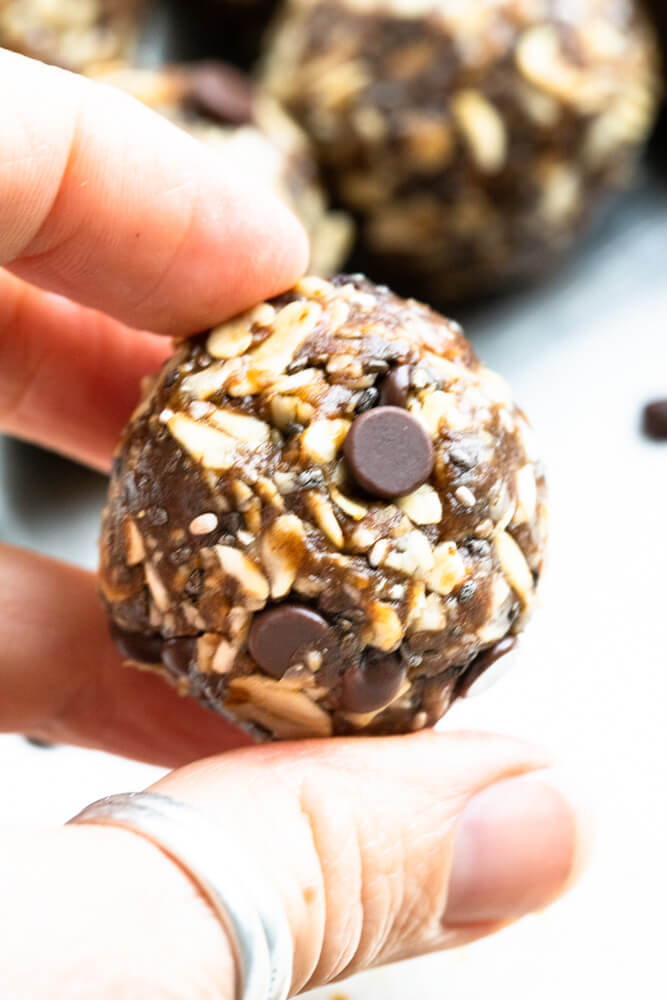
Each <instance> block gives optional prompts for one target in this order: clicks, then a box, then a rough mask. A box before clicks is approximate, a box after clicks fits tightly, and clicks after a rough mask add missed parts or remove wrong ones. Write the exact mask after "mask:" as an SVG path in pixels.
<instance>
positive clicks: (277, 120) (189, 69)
mask: <svg viewBox="0 0 667 1000" xmlns="http://www.w3.org/2000/svg"><path fill="white" fill-rule="evenodd" d="M93 75H94V76H95V78H96V79H97V80H100V81H102V82H105V83H109V84H112V85H114V86H117V87H120V88H122V89H123V90H126V91H127V92H129V93H131V94H132V95H133V96H134V97H136V98H138V99H139V100H141V101H143V103H144V104H147V105H148V106H149V107H151V108H153V109H154V110H155V111H158V112H160V114H163V115H165V117H167V118H169V119H170V120H171V121H173V122H174V123H175V124H176V125H179V126H180V127H181V128H184V129H185V130H186V131H188V132H189V133H190V134H191V135H193V136H195V138H197V139H200V140H201V141H202V142H204V143H205V144H206V145H207V146H209V147H210V148H211V149H215V150H217V151H219V153H220V155H221V157H224V159H225V164H226V166H230V167H233V168H236V169H238V170H239V171H241V172H242V173H243V175H244V176H245V177H249V178H251V179H253V180H254V181H255V182H257V183H259V184H262V185H265V186H268V187H270V188H271V189H272V190H273V191H275V193H276V194H278V195H279V196H280V197H281V198H282V199H283V201H285V202H286V203H287V205H289V207H290V208H291V209H292V211H293V212H294V213H295V215H297V217H298V218H299V219H300V221H301V223H302V225H303V226H304V228H305V230H306V232H307V233H308V238H309V240H310V269H311V271H313V272H314V273H316V274H321V275H330V274H332V273H334V272H335V271H337V270H338V269H339V268H340V267H341V265H342V264H343V262H344V260H345V258H346V256H347V253H348V250H349V247H350V245H351V242H352V230H353V226H352V221H351V219H350V217H349V216H348V215H347V214H346V213H343V212H334V211H331V210H330V208H329V205H328V202H327V198H326V196H325V193H324V190H323V188H322V185H321V181H320V176H319V171H318V168H317V165H316V163H315V160H314V157H313V152H312V148H311V146H310V143H309V141H308V139H307V138H306V136H305V135H304V133H303V132H302V130H301V129H300V128H299V127H298V126H297V125H296V124H295V123H294V122H293V121H292V120H291V119H290V117H289V116H288V115H287V114H286V113H285V112H284V111H283V110H282V108H281V107H280V106H279V104H278V103H277V101H275V100H274V99H273V98H272V97H269V96H267V95H265V94H261V93H260V92H259V91H257V90H256V89H255V88H254V87H253V85H252V83H251V81H250V80H249V78H248V77H246V76H244V75H243V74H242V73H240V72H238V71H237V70H236V69H234V68H233V67H231V66H227V65H225V64H224V63H220V62H200V63H191V64H187V65H182V66H172V67H162V68H161V69H137V68H132V67H129V66H120V67H119V66H116V67H108V68H100V69H97V70H96V71H95V73H94V74H93Z"/></svg>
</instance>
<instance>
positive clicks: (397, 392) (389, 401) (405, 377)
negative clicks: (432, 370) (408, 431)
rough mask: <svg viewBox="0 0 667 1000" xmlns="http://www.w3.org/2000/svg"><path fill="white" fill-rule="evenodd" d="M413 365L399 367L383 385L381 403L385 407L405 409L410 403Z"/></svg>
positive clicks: (394, 369) (390, 373)
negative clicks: (408, 402)
mask: <svg viewBox="0 0 667 1000" xmlns="http://www.w3.org/2000/svg"><path fill="white" fill-rule="evenodd" d="M411 378H412V365H397V366H396V368H392V370H391V371H390V372H389V374H388V375H387V377H386V379H385V380H384V382H383V383H382V389H381V391H380V402H381V404H382V405H383V406H399V407H404V406H405V404H406V403H407V401H408V392H409V391H410V379H411Z"/></svg>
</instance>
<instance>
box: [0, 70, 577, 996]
mask: <svg viewBox="0 0 667 1000" xmlns="http://www.w3.org/2000/svg"><path fill="white" fill-rule="evenodd" d="M0 81H1V82H2V83H3V84H4V88H5V89H4V92H5V93H12V94H16V95H20V100H18V99H17V100H15V101H13V102H12V103H11V105H8V106H7V107H6V108H5V110H4V111H3V113H2V120H3V126H4V128H3V141H2V145H1V146H0V263H2V264H4V266H5V270H4V271H0V399H2V400H3V408H2V412H1V413H0V424H1V425H2V427H3V428H4V429H5V430H7V431H9V432H11V433H15V434H20V435H21V436H24V437H26V438H28V439H30V440H34V441H38V442H40V443H41V444H43V445H46V446H50V447H52V448H55V449H57V450H60V451H65V452H67V453H69V454H71V455H73V456H75V457H78V458H80V459H82V460H84V461H87V462H89V463H91V464H93V465H95V466H96V467H98V468H102V469H104V468H106V466H107V463H108V461H109V458H110V453H111V449H112V447H113V443H114V441H115V439H116V437H117V435H118V433H119V430H120V428H121V426H122V424H123V422H124V421H125V419H126V418H127V416H128V413H129V411H130V409H131V408H132V406H133V405H134V402H135V399H136V396H137V387H138V383H139V380H140V378H141V376H142V375H143V374H144V373H146V372H148V371H151V370H153V369H154V368H155V367H156V366H157V365H158V364H159V363H160V360H161V359H162V358H163V357H164V355H165V354H166V353H167V352H168V345H167V344H166V342H165V341H164V340H161V339H160V338H159V337H157V336H155V335H154V334H149V333H145V332H139V330H140V329H141V328H146V329H150V330H151V331H157V332H159V333H162V334H164V333H169V334H178V333H181V334H186V333H191V332H193V331H196V330H199V329H203V328H205V327H206V326H207V325H208V324H210V323H212V322H218V321H220V320H222V319H223V318H224V317H225V316H227V315H229V314H232V313H234V312H236V311H238V310H240V309H242V308H244V307H246V306H248V305H250V304H251V303H252V302H253V301H255V300H258V299H260V298H263V297H265V296H268V295H271V294H274V293H277V292H278V291H280V290H282V289H283V288H285V287H286V286H288V285H289V284H290V283H291V282H292V281H293V280H295V279H296V277H297V276H298V275H299V273H300V272H301V271H302V270H303V268H304V266H305V258H306V248H305V243H304V237H303V234H302V233H301V231H300V230H299V227H298V225H297V224H296V223H295V221H294V220H293V219H292V217H291V216H290V215H289V214H288V213H287V212H286V210H285V209H284V208H282V207H281V206H280V204H279V203H278V202H277V201H275V200H274V199H273V197H272V196H270V195H268V194H266V193H263V192H257V191H253V192H250V191H248V190H246V189H244V187H243V186H242V184H241V182H240V181H238V179H235V178H233V177H230V176H227V175H226V174H225V171H224V170H223V169H222V168H221V166H220V163H219V161H218V159H216V158H214V157H213V155H212V154H210V153H208V152H206V151H205V150H204V149H201V148H200V147H199V146H198V145H197V144H196V143H195V142H194V141H193V140H191V139H189V138H188V137H187V136H185V135H183V134H181V133H180V132H178V131H177V130H176V129H174V128H173V127H171V126H170V125H169V124H167V123H165V122H164V121H162V120H160V119H158V118H157V117H155V116H153V115H152V114H151V113H150V112H148V111H146V110H145V109H142V108H141V107H139V106H138V105H136V104H135V103H134V102H132V101H131V100H130V99H129V98H127V97H124V96H122V95H119V94H116V93H113V92H111V91H107V90H106V89H104V88H100V87H96V86H94V85H92V84H90V83H88V82H86V81H83V80H81V79H78V78H75V77H72V76H69V75H68V74H64V73H62V72H59V71H57V70H53V69H47V68H46V67H43V66H40V65H38V64H32V63H30V62H28V61H27V60H23V59H21V58H19V57H15V56H11V55H9V54H6V53H2V54H0ZM62 296H64V297H62ZM93 310H100V311H93ZM131 327H136V328H138V329H131ZM45 485H47V484H45ZM0 595H1V596H0V628H1V630H2V645H1V646H0V650H1V652H0V685H1V689H2V698H0V727H1V728H2V729H4V730H6V731H9V730H17V731H24V732H31V733H33V734H35V735H39V736H42V737H44V738H47V739H54V740H57V741H69V742H72V743H77V744H80V745H85V746H96V747H101V748H104V749H107V750H112V751H115V752H119V753H124V754H126V755H128V756H134V757H137V758H141V759H144V760H149V761H152V762H155V763H161V764H167V765H172V766H176V765H182V764H185V763H187V762H190V761H193V760H195V759H197V758H200V757H206V756H210V755H213V754H214V753H219V752H220V751H223V750H227V749H230V748H232V747H235V746H239V745H241V744H242V743H244V742H247V741H246V740H245V739H244V737H242V736H241V735H240V734H239V731H238V730H236V729H235V728H233V727H231V726H229V725H227V724H226V723H225V722H224V721H222V720H220V719H218V718H217V717H216V716H214V715H213V714H211V713H208V712H206V711H204V709H202V708H200V707H198V706H197V705H196V703H194V702H192V701H189V700H183V699H181V698H179V697H178V696H177V695H176V694H175V693H174V692H173V691H172V690H171V689H170V688H169V687H168V686H167V685H165V684H164V682H162V681H161V680H160V679H158V678H156V677H153V676H151V675H149V674H142V673H139V672H135V671H127V670H123V669H122V667H121V664H120V661H119V658H118V655H117V653H116V652H115V650H114V648H113V646H112V644H111V642H110V641H109V639H108V635H107V628H106V622H105V619H104V615H103V613H102V611H101V608H100V606H99V602H98V600H97V596H96V590H95V581H94V579H93V577H92V576H91V575H89V574H87V573H84V572H81V571H79V570H76V569H73V568H71V567H67V566H63V565H60V564H57V563H55V562H52V561H50V560H46V559H43V558H40V557H38V556H34V555H29V554H27V553H25V552H19V551H16V550H13V549H11V548H7V547H4V548H1V549H0ZM548 765H549V761H548V759H547V758H546V756H545V755H544V754H543V753H542V752H541V751H539V750H537V749H535V748H533V747H530V746H527V745H525V744H522V743H518V742H514V741H511V740H507V739H503V738H501V737H494V736H486V735H480V734H473V733H460V734H454V735H448V736H438V735H436V734H432V733H426V734H422V735H419V736H411V737H400V738H393V739H382V740H379V739H377V740H336V741H330V742H328V743H326V742H319V743H318V742H310V743H304V744H282V745H273V746H265V747H255V748H251V749H240V750H236V751H234V752H231V753H228V754H226V755H224V756H222V757H217V758H213V757H211V759H209V760H205V761H203V762H202V763H198V764H191V765H190V766H189V767H186V768H181V770H178V771H175V772H174V773H173V774H171V775H170V776H169V777H167V778H165V779H164V780H163V781H162V782H160V783H159V785H158V790H160V791H162V792H165V793H167V794H171V795H173V796H175V797H178V798H180V799H183V800H187V801H190V802H192V803H194V804H196V805H197V806H198V807H200V808H201V809H203V810H205V811H206V812H207V813H208V814H209V815H210V816H211V817H212V818H213V819H214V820H217V821H219V822H220V823H222V824H225V825H226V826H228V827H230V828H231V829H232V830H233V832H234V834H235V836H236V837H237V838H238V839H239V840H240V841H241V842H242V843H243V844H244V847H245V850H246V852H247V853H248V855H249V856H250V858H251V860H252V862H253V863H254V864H256V865H257V867H258V869H259V870H260V872H261V873H262V874H263V877H264V878H265V879H267V880H268V881H269V882H270V883H272V884H273V885H274V886H275V888H276V890H277V892H278V893H279V895H280V896H281V898H282V900H283V902H284V905H285V908H286V913H287V915H288V919H289V923H290V927H291V930H292V936H293V942H294V980H293V988H294V990H295V991H296V990H299V989H302V988H304V987H306V986H310V985H314V984H316V983H322V982H326V981H330V980H332V979H334V978H336V977H339V976H341V975H345V974H347V973H349V972H352V971H355V970H358V969H361V968H366V967H368V966H370V965H374V964H377V963H379V962H386V961H391V960H394V959H398V958H402V957H406V956H408V955H415V954H420V953H423V952H425V951H429V950H432V949H434V948H442V947H448V946H451V945H455V944H460V943H462V942H464V941H469V940H472V939H474V938H477V937H479V936H481V935H484V934H487V933H489V932H491V931H493V930H496V929H497V928H498V927H500V926H502V925H503V924H505V923H507V922H508V921H511V920H513V919H516V918H517V917H519V916H521V915H522V914H524V913H527V912H529V911H531V910H533V909H535V908H537V907H540V906H542V905H544V904H546V903H547V902H549V901H550V900H551V899H553V898H554V897H555V896H557V895H558V894H559V893H560V892H562V891H563V890H564V888H565V887H566V885H567V884H568V883H569V882H570V881H571V878H572V873H573V871H574V869H575V867H576V860H577V857H578V852H579V843H580V833H579V827H578V821H577V818H576V815H575V813H574V811H573V809H572V807H571V806H570V805H569V804H568V802H567V800H566V799H565V798H564V797H563V795H562V793H560V792H559V791H557V790H555V789H554V788H552V787H551V785H550V784H549V781H550V779H549V776H548V771H547V768H548ZM0 836H1V837H2V848H3V849H2V850H1V851H0V884H2V886H3V902H2V904H1V905H2V907H3V910H5V911H6V913H7V914H10V913H11V920H10V919H6V920H4V921H3V948H2V951H1V957H0V981H2V982H3V984H5V985H6V989H5V992H6V994H7V995H8V996H11V997H12V998H15V1000H21V998H23V997H26V998H27V997H30V1000H40V998H41V997H42V996H43V997H49V998H53V997H58V1000H60V998H68V997H74V996H79V995H86V996H93V995H94V996H95V997H97V998H100V1000H105V998H107V997H109V998H111V997H117V996H119V995H121V993H122V995H123V996H126V997H135V996H136V997H142V998H143V997H146V996H150V997H151V998H152V1000H153V998H155V1000H161V998H163V997H164V998H168V997H173V996H178V997H179V998H180V1000H190V998H191V1000H204V998H227V997H230V998H231V997H232V995H233V990H234V974H233V968H232V962H231V957H230V951H229V947H228V943H227V942H226V940H225V936H224V934H223V931H222V929H221V926H220V925H219V924H218V922H217V921H216V919H215V918H214V917H213V915H212V913H211V911H210V910H209V908H208V906H207V905H206V903H205V902H204V900H203V899H202V898H201V896H200V895H199V894H198V892H197V890H196V888H195V887H194V886H193V885H192V883H191V882H190V881H189V879H188V878H187V877H186V875H185V874H184V873H183V872H182V871H181V870H180V869H179V868H178V867H177V866H176V865H174V864H173V862H172V861H171V860H170V859H169V858H167V857H166V856H165V855H163V854H162V853H161V852H160V851H159V850H158V849H157V848H155V847H154V846H152V845H151V844H150V843H148V842H147V841H144V840H143V839H141V838H140V837H137V836H135V835H134V834H132V833H129V832H126V831H122V830H119V829H118V830H117V829H112V828H99V827H70V828H65V829H62V830H51V831H30V832H26V831H20V832H18V833H16V832H12V831H11V830H5V831H3V832H0ZM229 863H230V865H233V864H234V858H233V857H232V858H230V859H229ZM35 941H38V942H39V962H38V963H36V962H35V960H34V942H35Z"/></svg>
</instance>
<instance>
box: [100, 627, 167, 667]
mask: <svg viewBox="0 0 667 1000" xmlns="http://www.w3.org/2000/svg"><path fill="white" fill-rule="evenodd" d="M110 630H111V638H112V639H113V641H114V644H115V646H116V649H117V650H118V652H119V653H120V654H121V656H125V657H127V659H128V660H138V661H139V662H140V663H159V662H160V657H161V652H162V636H160V635H156V634H155V633H153V634H150V633H145V632H131V631H129V629H125V628H122V627H121V626H120V625H116V623H115V622H112V623H111V626H110Z"/></svg>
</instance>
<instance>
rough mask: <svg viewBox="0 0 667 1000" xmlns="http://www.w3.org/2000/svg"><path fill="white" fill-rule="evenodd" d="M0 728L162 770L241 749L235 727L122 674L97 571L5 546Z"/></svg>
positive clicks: (148, 676) (161, 685)
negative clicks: (158, 766) (134, 760)
mask: <svg viewBox="0 0 667 1000" xmlns="http://www.w3.org/2000/svg"><path fill="white" fill-rule="evenodd" d="M0 690H2V698H1V699H0V731H3V732H23V733H27V734H29V735H31V736H39V737H41V738H43V739H46V740H48V741H51V742H56V743H73V744H76V745H79V746H86V747H93V748H95V749H99V750H108V751H110V752H112V753H118V754H122V755H123V756H126V757H134V758H136V759H138V760H143V761H148V762H149V763H152V764H160V765H163V766H166V767H177V766H178V765H181V764H184V763H187V762H189V761H192V760H196V759H198V758H200V757H204V756H209V755H211V754H214V753H220V752H222V751H223V750H227V749H229V748H230V747H237V746H242V745H244V744H246V743H249V742H250V740H249V738H248V737H246V736H245V734H244V733H243V732H242V731H241V730H239V729H238V728H237V727H235V726H232V725H231V724H228V723H227V722H226V721H225V720H224V719H222V718H221V717H219V716H217V715H215V714H214V713H213V712H209V711H207V710H206V709H204V708H201V707H200V706H199V705H198V703H197V702H196V701H195V700H194V699H191V698H183V697H181V696H180V695H179V694H178V692H177V691H176V689H175V688H173V687H171V686H170V685H168V684H166V683H165V681H164V680H163V679H162V678H161V677H157V676H155V675H154V674H152V673H146V672H140V671H138V670H133V669H132V670H131V669H126V668H124V667H123V666H122V663H121V658H120V655H119V654H118V652H117V650H116V649H115V647H114V645H113V643H112V642H111V639H110V638H109V632H108V626H107V621H106V616H105V614H104V611H103V610H102V607H101V604H100V601H99V598H98V596H97V590H96V584H95V578H94V576H93V575H92V574H91V573H87V572H85V571H84V570H80V569H76V568H74V567H73V566H67V565H65V564H63V563H58V562H56V561H54V560H52V559H47V558H45V557H44V556H39V555H36V554H35V553H31V552H24V551H22V550H20V549H15V548H11V547H9V546H0Z"/></svg>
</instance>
